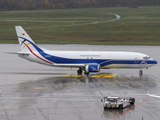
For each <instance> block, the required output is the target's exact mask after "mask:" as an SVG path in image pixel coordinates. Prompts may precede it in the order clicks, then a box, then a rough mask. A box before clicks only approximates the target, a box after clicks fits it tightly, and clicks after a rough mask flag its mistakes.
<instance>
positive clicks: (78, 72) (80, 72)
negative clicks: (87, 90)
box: [77, 68, 89, 76]
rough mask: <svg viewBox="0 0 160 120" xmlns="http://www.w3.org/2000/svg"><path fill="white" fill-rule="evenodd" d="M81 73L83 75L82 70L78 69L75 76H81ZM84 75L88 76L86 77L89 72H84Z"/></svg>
mask: <svg viewBox="0 0 160 120" xmlns="http://www.w3.org/2000/svg"><path fill="white" fill-rule="evenodd" d="M82 73H83V70H82V68H79V69H78V70H77V74H78V75H82ZM84 74H85V75H87V76H88V75H89V72H84Z"/></svg>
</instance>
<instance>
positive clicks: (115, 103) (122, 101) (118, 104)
mask: <svg viewBox="0 0 160 120" xmlns="http://www.w3.org/2000/svg"><path fill="white" fill-rule="evenodd" d="M101 101H102V102H103V107H104V109H107V108H119V109H123V108H125V107H128V106H129V105H134V103H135V98H130V97H128V98H121V97H118V96H108V97H104V99H103V100H101Z"/></svg>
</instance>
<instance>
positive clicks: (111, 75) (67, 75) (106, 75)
mask: <svg viewBox="0 0 160 120" xmlns="http://www.w3.org/2000/svg"><path fill="white" fill-rule="evenodd" d="M116 75H118V74H112V73H99V74H95V75H90V76H89V77H95V78H113V77H114V76H116ZM83 76H84V75H74V74H71V73H68V74H65V75H62V76H61V77H83Z"/></svg>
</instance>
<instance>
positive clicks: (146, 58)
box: [143, 56, 151, 60]
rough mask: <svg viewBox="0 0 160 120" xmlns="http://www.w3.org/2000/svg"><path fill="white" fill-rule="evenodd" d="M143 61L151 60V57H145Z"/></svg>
mask: <svg viewBox="0 0 160 120" xmlns="http://www.w3.org/2000/svg"><path fill="white" fill-rule="evenodd" d="M143 59H145V60H148V59H151V57H149V56H145V57H143Z"/></svg>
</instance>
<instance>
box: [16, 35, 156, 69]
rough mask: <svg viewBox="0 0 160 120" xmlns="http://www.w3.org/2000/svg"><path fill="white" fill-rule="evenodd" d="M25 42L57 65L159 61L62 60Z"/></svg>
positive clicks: (148, 62)
mask: <svg viewBox="0 0 160 120" xmlns="http://www.w3.org/2000/svg"><path fill="white" fill-rule="evenodd" d="M19 38H22V39H24V42H25V41H28V42H29V43H31V44H32V45H33V46H34V48H35V49H36V50H37V52H38V53H39V54H40V55H41V56H43V57H44V58H45V59H47V60H49V61H51V62H54V63H57V64H91V63H97V64H100V66H101V67H103V66H106V65H110V64H142V63H144V61H145V64H146V63H147V64H157V61H155V60H136V61H135V60H111V59H71V58H62V57H57V56H53V55H50V54H47V53H45V52H44V51H43V50H42V49H41V48H39V47H38V46H37V45H36V44H34V43H33V42H31V41H29V40H27V39H25V38H23V37H19Z"/></svg>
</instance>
